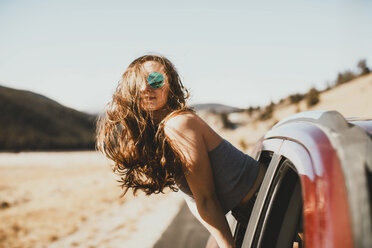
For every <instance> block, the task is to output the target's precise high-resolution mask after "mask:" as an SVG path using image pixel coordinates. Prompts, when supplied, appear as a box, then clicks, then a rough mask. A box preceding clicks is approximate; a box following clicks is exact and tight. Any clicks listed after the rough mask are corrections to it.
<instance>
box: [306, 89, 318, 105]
mask: <svg viewBox="0 0 372 248" xmlns="http://www.w3.org/2000/svg"><path fill="white" fill-rule="evenodd" d="M318 102H319V91H318V90H317V89H315V88H311V89H310V91H309V92H308V93H307V95H306V104H307V106H308V107H311V106H314V105H316V104H317V103H318Z"/></svg>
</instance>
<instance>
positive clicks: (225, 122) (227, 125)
mask: <svg viewBox="0 0 372 248" xmlns="http://www.w3.org/2000/svg"><path fill="white" fill-rule="evenodd" d="M220 118H221V121H222V125H223V128H226V129H233V128H234V127H235V125H234V123H232V122H231V121H230V119H229V116H228V114H227V113H226V112H222V113H221V114H220Z"/></svg>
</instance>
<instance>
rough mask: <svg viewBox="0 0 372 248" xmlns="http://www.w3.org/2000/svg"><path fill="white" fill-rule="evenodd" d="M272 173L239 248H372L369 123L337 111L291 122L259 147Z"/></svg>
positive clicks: (240, 234) (240, 229)
mask: <svg viewBox="0 0 372 248" xmlns="http://www.w3.org/2000/svg"><path fill="white" fill-rule="evenodd" d="M253 157H255V158H256V159H258V160H260V161H261V162H262V163H264V164H265V165H266V166H267V167H268V170H267V173H266V175H265V178H264V181H263V183H262V185H261V188H260V191H259V193H258V196H257V199H256V202H255V205H254V207H253V211H252V214H251V217H250V219H249V223H248V226H247V227H244V226H243V225H241V224H240V223H238V222H237V221H236V220H235V219H234V218H233V217H232V215H229V216H228V220H229V224H230V227H231V228H232V230H233V233H234V238H235V239H236V242H237V244H238V245H237V247H243V248H248V247H270V248H275V247H278V248H285V247H311V248H314V247H327V248H331V247H335V248H340V247H358V248H359V247H365V248H367V247H368V248H371V247H372V224H371V223H372V217H371V216H372V211H371V203H372V201H371V199H372V120H358V119H348V120H345V118H344V117H343V116H342V115H341V114H339V113H338V112H336V111H327V112H326V111H314V112H304V113H299V114H296V115H293V116H291V117H289V118H287V119H285V120H283V121H280V122H279V123H278V124H276V125H275V126H274V127H273V128H272V129H271V130H270V131H269V132H267V133H266V135H265V136H264V137H263V138H262V139H261V140H260V141H259V142H258V144H257V145H256V147H255V150H254V152H253Z"/></svg>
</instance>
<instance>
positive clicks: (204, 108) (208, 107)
mask: <svg viewBox="0 0 372 248" xmlns="http://www.w3.org/2000/svg"><path fill="white" fill-rule="evenodd" d="M191 107H193V108H194V109H195V111H198V112H213V113H224V112H227V113H230V112H237V111H240V109H239V108H236V107H232V106H228V105H223V104H219V103H204V104H194V105H192V106H191Z"/></svg>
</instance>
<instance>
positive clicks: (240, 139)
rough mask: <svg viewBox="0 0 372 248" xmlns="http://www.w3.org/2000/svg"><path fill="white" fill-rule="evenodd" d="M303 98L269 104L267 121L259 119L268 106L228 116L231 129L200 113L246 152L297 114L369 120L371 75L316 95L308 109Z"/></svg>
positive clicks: (371, 113)
mask: <svg viewBox="0 0 372 248" xmlns="http://www.w3.org/2000/svg"><path fill="white" fill-rule="evenodd" d="M306 100H307V99H306V97H305V98H304V99H302V100H300V101H298V102H296V103H292V102H291V101H290V98H289V97H288V98H286V99H285V100H283V101H281V102H279V103H277V104H272V106H271V108H270V109H271V114H270V117H268V118H264V119H263V118H261V117H262V115H263V114H264V113H265V112H267V109H268V107H269V106H270V105H268V106H266V107H265V108H258V109H255V110H253V111H249V109H247V110H246V111H242V112H239V113H238V112H236V113H229V114H228V119H229V120H230V121H231V122H232V123H233V124H235V127H236V128H234V129H226V128H223V125H222V118H221V115H220V114H216V113H212V112H209V113H200V116H201V117H202V118H203V119H204V120H205V121H206V122H207V123H209V124H210V125H211V126H212V127H213V128H214V129H216V131H217V132H218V133H220V134H221V135H222V136H223V137H224V138H226V139H228V140H229V141H230V142H232V143H233V144H234V145H236V146H238V147H240V148H241V149H242V150H246V151H247V150H249V149H251V148H252V147H253V145H254V144H255V143H256V142H257V140H258V139H259V138H260V137H261V136H262V135H264V134H265V132H267V131H268V130H269V129H270V128H271V127H272V126H273V125H274V124H275V123H277V122H278V121H280V120H282V119H284V118H286V117H288V116H290V115H292V114H295V113H297V112H303V111H311V110H336V111H338V112H340V113H341V114H342V115H344V116H345V117H360V118H372V110H371V106H372V73H369V74H367V75H364V76H360V77H358V78H356V79H354V80H351V81H349V82H347V83H344V84H340V85H337V86H335V87H333V88H331V89H329V90H327V91H323V92H319V102H318V103H317V104H315V105H312V106H308V104H307V102H306Z"/></svg>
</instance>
